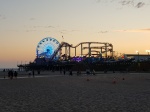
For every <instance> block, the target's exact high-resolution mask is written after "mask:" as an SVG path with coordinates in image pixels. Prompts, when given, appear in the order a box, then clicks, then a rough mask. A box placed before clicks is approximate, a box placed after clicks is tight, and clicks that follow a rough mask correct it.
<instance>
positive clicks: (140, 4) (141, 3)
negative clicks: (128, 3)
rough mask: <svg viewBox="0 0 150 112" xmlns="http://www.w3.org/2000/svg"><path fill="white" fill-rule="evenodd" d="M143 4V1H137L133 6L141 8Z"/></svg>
mask: <svg viewBox="0 0 150 112" xmlns="http://www.w3.org/2000/svg"><path fill="white" fill-rule="evenodd" d="M144 5H145V3H144V2H139V3H138V4H137V5H136V6H135V7H136V8H141V7H143V6H144Z"/></svg>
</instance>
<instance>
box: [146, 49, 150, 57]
mask: <svg viewBox="0 0 150 112" xmlns="http://www.w3.org/2000/svg"><path fill="white" fill-rule="evenodd" d="M146 52H147V53H148V58H149V53H150V50H146Z"/></svg>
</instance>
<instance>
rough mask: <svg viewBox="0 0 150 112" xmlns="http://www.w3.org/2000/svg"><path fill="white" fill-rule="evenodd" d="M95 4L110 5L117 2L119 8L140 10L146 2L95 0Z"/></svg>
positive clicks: (141, 0)
mask: <svg viewBox="0 0 150 112" xmlns="http://www.w3.org/2000/svg"><path fill="white" fill-rule="evenodd" d="M96 2H97V3H100V2H101V3H112V2H117V3H119V4H121V6H132V7H134V8H142V7H143V6H145V5H146V4H147V3H146V1H145V2H143V0H138V1H137V0H96Z"/></svg>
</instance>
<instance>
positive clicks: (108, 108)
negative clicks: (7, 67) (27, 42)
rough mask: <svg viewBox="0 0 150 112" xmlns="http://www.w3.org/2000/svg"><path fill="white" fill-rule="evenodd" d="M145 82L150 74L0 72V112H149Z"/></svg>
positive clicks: (149, 81)
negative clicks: (11, 74)
mask: <svg viewBox="0 0 150 112" xmlns="http://www.w3.org/2000/svg"><path fill="white" fill-rule="evenodd" d="M123 78H124V80H123ZM87 79H88V80H87ZM149 85H150V73H111V72H110V73H107V74H104V73H98V74H96V76H92V75H90V76H86V75H85V74H82V75H81V76H77V75H76V74H75V73H74V74H73V76H69V75H68V74H66V75H63V74H60V73H59V72H41V74H40V75H37V74H35V77H32V76H31V77H28V74H27V73H25V72H22V73H20V74H19V75H18V78H17V79H13V80H10V79H8V78H7V75H6V78H5V79H4V78H3V72H1V73H0V112H150V87H149Z"/></svg>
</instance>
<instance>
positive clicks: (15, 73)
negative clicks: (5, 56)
mask: <svg viewBox="0 0 150 112" xmlns="http://www.w3.org/2000/svg"><path fill="white" fill-rule="evenodd" d="M3 72H4V78H6V76H5V72H6V70H5V69H4V70H3ZM7 72H8V77H9V78H10V79H13V77H15V78H17V76H18V72H17V71H14V70H13V69H11V70H9V69H8V70H7Z"/></svg>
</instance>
